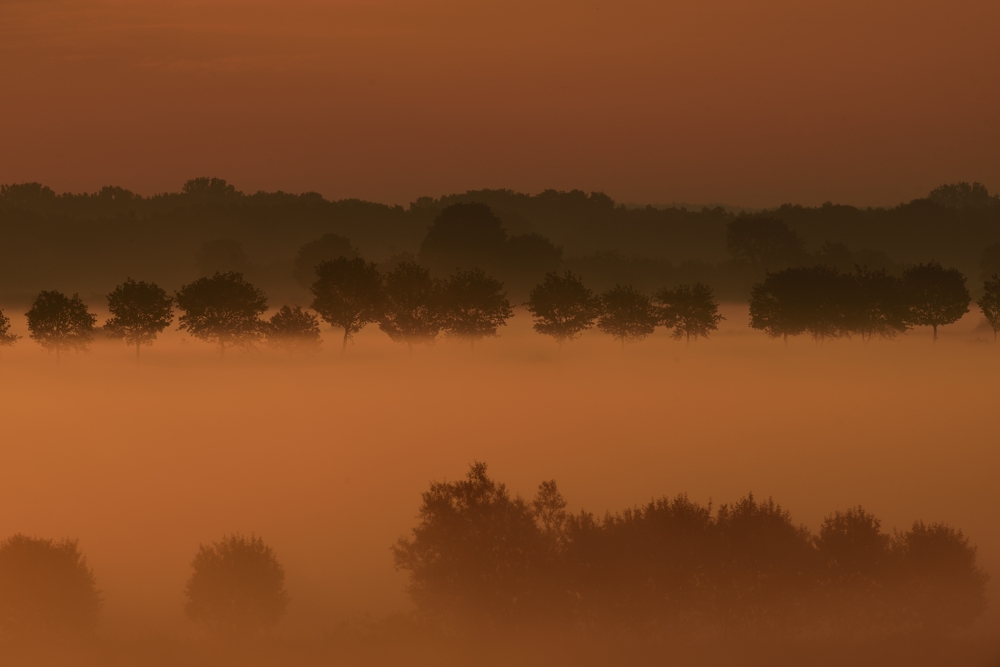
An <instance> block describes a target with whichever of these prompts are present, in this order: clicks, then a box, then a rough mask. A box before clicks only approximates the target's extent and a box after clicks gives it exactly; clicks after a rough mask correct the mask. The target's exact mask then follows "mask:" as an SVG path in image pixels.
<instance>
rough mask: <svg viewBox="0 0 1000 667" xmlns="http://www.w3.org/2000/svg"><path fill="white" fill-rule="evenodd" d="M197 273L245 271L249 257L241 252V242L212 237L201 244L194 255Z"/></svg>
mask: <svg viewBox="0 0 1000 667" xmlns="http://www.w3.org/2000/svg"><path fill="white" fill-rule="evenodd" d="M194 264H195V267H197V269H198V275H200V276H203V277H208V276H212V275H215V274H216V273H226V272H234V273H245V272H246V270H247V268H248V267H249V264H250V259H249V258H248V257H247V254H246V253H245V252H243V244H242V243H240V242H239V241H234V240H233V239H214V240H212V241H206V242H205V243H204V244H202V246H201V248H200V249H199V250H198V252H196V253H195V256H194Z"/></svg>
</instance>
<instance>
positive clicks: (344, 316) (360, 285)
mask: <svg viewBox="0 0 1000 667" xmlns="http://www.w3.org/2000/svg"><path fill="white" fill-rule="evenodd" d="M311 289H312V293H313V296H314V297H315V298H314V299H313V302H312V309H313V310H315V311H316V312H317V313H319V315H320V317H322V318H323V319H324V320H326V321H327V322H328V323H329V324H330V325H332V326H335V327H340V328H342V329H343V330H344V342H343V344H342V345H341V347H340V354H341V356H343V354H344V351H345V350H347V341H348V340H350V338H351V337H352V336H353V335H354V334H356V333H357V332H359V331H361V330H362V329H363V328H364V327H365V325H366V324H371V323H372V322H378V320H379V318H380V317H381V316H382V275H381V274H380V273H379V272H378V267H377V266H376V265H375V264H374V263H373V262H366V261H365V260H363V259H362V258H360V257H356V258H354V259H347V258H346V257H338V258H337V259H334V260H328V261H326V262H322V263H321V264H320V265H319V266H318V267H316V280H315V282H313V284H312V288H311Z"/></svg>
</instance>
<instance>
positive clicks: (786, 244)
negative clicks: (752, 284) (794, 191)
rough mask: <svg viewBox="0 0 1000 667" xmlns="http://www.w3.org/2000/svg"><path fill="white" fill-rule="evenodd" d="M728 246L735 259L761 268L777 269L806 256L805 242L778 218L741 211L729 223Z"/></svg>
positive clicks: (727, 229)
mask: <svg viewBox="0 0 1000 667" xmlns="http://www.w3.org/2000/svg"><path fill="white" fill-rule="evenodd" d="M726 247H727V248H728V250H729V254H730V256H731V257H732V258H733V261H734V262H736V263H738V264H745V265H747V266H750V267H752V268H754V269H757V270H765V271H776V270H778V269H782V268H785V267H787V266H788V265H790V264H792V263H794V262H796V261H798V260H799V259H800V258H801V257H802V256H803V242H802V239H800V238H799V236H798V235H797V234H796V233H795V232H793V231H792V230H791V229H789V228H788V225H787V224H785V223H784V222H783V221H781V220H778V219H777V218H772V217H769V216H762V215H741V216H739V217H738V218H736V219H735V220H733V221H732V222H730V223H729V225H728V226H727V227H726Z"/></svg>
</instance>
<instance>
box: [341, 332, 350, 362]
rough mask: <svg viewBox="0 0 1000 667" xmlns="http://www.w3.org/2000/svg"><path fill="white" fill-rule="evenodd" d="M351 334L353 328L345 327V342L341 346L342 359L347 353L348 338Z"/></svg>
mask: <svg viewBox="0 0 1000 667" xmlns="http://www.w3.org/2000/svg"><path fill="white" fill-rule="evenodd" d="M350 332H351V328H350V327H346V326H345V327H344V342H343V344H342V345H341V346H340V356H341V357H343V356H344V353H346V352H347V337H348V336H349V335H350Z"/></svg>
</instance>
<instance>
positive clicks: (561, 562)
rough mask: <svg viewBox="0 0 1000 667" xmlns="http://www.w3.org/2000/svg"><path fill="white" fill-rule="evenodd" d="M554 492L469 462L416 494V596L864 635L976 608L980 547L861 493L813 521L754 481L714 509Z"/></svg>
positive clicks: (405, 544)
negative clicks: (569, 507) (596, 502)
mask: <svg viewBox="0 0 1000 667" xmlns="http://www.w3.org/2000/svg"><path fill="white" fill-rule="evenodd" d="M565 507H566V502H565V500H563V498H562V496H561V495H560V494H559V493H558V490H557V489H556V485H555V482H546V483H544V484H542V485H541V487H540V488H539V491H538V494H537V496H536V497H535V500H534V501H533V502H532V503H527V502H526V501H524V500H522V499H521V498H520V497H518V496H512V495H511V494H510V492H509V491H508V490H507V489H506V487H504V485H503V484H499V483H498V482H496V481H494V480H492V479H490V478H489V477H488V476H487V474H486V466H485V465H484V464H481V463H477V464H475V465H474V466H473V467H472V469H471V470H470V472H469V475H468V477H467V478H466V479H465V480H463V481H459V482H454V483H447V482H445V483H434V484H432V485H431V488H430V490H429V491H428V492H427V493H425V494H424V495H423V503H422V505H421V508H420V522H419V524H418V526H417V527H416V528H415V529H414V530H413V534H412V536H411V537H409V538H408V539H403V540H400V541H399V543H398V544H397V545H396V546H395V547H394V554H395V558H396V566H397V567H398V568H400V569H403V570H407V571H408V572H409V575H410V576H409V582H410V583H409V593H410V595H411V597H412V598H413V600H414V602H415V603H416V604H417V606H418V608H420V609H421V610H422V611H423V612H425V613H427V614H428V615H429V616H431V617H434V618H439V619H445V620H448V621H449V622H451V623H455V622H458V623H461V622H462V621H463V620H464V621H465V622H467V623H469V624H470V625H472V626H473V627H478V628H483V627H493V628H497V627H501V626H505V627H526V626H532V625H535V626H537V625H538V624H546V625H547V626H548V627H551V626H552V625H563V626H564V627H565V626H567V625H568V626H569V627H577V628H579V629H584V630H612V631H619V630H625V631H628V632H642V633H653V634H663V633H688V632H697V633H704V632H710V633H719V632H722V633H735V634H740V635H742V634H747V633H749V634H756V635H759V634H762V633H764V634H779V635H789V634H795V633H817V632H819V633H823V632H827V633H829V632H834V633H837V634H841V635H861V634H878V633H886V632H897V631H927V630H931V629H933V630H935V631H948V630H951V629H953V628H956V627H962V626H966V625H968V624H969V623H971V622H972V621H973V620H974V619H976V618H977V617H978V616H980V615H981V614H982V612H983V610H984V608H985V600H986V597H985V586H986V581H987V577H986V575H985V573H983V571H982V570H981V569H979V568H978V566H977V565H976V551H975V547H973V546H971V545H970V544H969V541H968V539H967V538H965V537H964V536H963V535H962V533H961V532H959V531H956V530H954V529H952V528H950V527H948V526H945V525H941V524H935V525H933V526H926V525H924V524H923V523H920V522H917V523H915V524H914V526H913V528H912V529H911V530H910V531H907V532H905V533H896V534H895V535H891V536H890V535H888V534H885V533H883V532H882V530H881V525H880V523H879V521H878V519H876V518H875V517H874V516H872V515H871V514H869V513H867V512H865V510H864V509H863V508H860V507H858V508H852V509H850V510H847V511H846V512H836V513H834V514H833V515H831V516H829V517H827V518H826V520H825V521H824V522H823V525H822V527H821V528H820V531H819V534H818V535H816V536H813V535H812V534H811V533H810V532H809V530H808V529H806V528H805V527H803V526H799V525H796V524H795V523H794V522H793V521H792V518H791V516H790V514H789V513H788V512H787V511H786V510H784V509H782V507H781V506H780V505H778V504H777V503H775V502H774V501H773V500H771V499H768V500H767V501H765V502H760V501H758V500H757V499H756V498H754V496H753V495H752V494H750V495H748V496H746V497H744V498H742V499H741V500H739V501H738V502H736V503H733V504H726V505H722V506H721V507H719V509H718V511H716V512H714V513H713V511H712V508H711V506H710V505H709V506H707V507H706V506H702V505H699V504H698V503H696V502H693V501H691V500H689V499H688V498H687V497H686V496H683V495H680V496H677V497H676V498H673V499H668V498H662V499H655V500H652V501H650V502H649V503H647V504H645V505H642V506H640V507H636V508H633V509H628V510H625V511H623V512H619V513H615V514H612V513H607V514H605V515H604V516H603V517H595V516H594V515H593V514H590V513H588V512H585V511H581V512H579V513H577V514H570V513H568V512H567V511H566V509H565Z"/></svg>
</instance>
